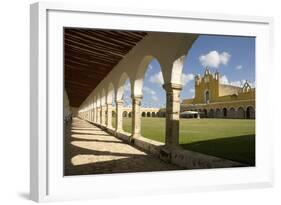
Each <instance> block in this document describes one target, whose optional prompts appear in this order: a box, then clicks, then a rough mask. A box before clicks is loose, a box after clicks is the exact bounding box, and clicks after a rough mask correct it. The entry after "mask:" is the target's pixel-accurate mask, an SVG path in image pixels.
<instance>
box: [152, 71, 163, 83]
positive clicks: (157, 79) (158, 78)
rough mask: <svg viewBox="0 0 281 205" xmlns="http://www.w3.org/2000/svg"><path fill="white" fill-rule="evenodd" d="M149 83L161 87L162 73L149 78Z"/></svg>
mask: <svg viewBox="0 0 281 205" xmlns="http://www.w3.org/2000/svg"><path fill="white" fill-rule="evenodd" d="M149 81H150V82H152V83H156V84H158V85H161V86H162V85H163V84H164V80H163V76H162V72H161V71H160V72H158V73H156V74H154V75H152V76H150V78H149Z"/></svg>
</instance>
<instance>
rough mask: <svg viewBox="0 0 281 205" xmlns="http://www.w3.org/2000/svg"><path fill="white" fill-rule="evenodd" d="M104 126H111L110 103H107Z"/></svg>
mask: <svg viewBox="0 0 281 205" xmlns="http://www.w3.org/2000/svg"><path fill="white" fill-rule="evenodd" d="M106 127H108V128H112V104H111V103H108V104H107V118H106Z"/></svg>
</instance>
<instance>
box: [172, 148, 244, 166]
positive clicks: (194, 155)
mask: <svg viewBox="0 0 281 205" xmlns="http://www.w3.org/2000/svg"><path fill="white" fill-rule="evenodd" d="M171 163H173V164H176V165H178V166H181V167H184V168H187V169H204V168H227V167H245V166H246V165H245V164H242V163H239V162H235V161H231V160H227V159H222V158H219V157H215V156H211V155H206V154H202V153H199V152H193V151H190V150H184V149H173V150H171Z"/></svg>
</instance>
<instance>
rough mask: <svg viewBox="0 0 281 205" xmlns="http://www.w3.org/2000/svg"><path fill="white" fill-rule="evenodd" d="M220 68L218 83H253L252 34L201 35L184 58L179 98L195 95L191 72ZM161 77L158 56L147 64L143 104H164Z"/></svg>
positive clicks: (126, 95)
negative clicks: (242, 35)
mask: <svg viewBox="0 0 281 205" xmlns="http://www.w3.org/2000/svg"><path fill="white" fill-rule="evenodd" d="M206 66H209V67H210V70H211V71H212V72H215V71H216V70H218V71H219V72H220V77H221V81H220V82H221V83H223V84H231V85H237V86H240V85H242V84H243V83H244V82H245V80H248V81H249V82H250V83H251V84H252V86H253V87H254V86H255V38H253V37H237V36H215V35H200V36H199V37H198V39H197V40H196V41H195V42H194V44H193V46H192V48H191V49H190V50H189V53H188V55H187V56H186V58H185V62H184V67H183V79H182V80H183V90H182V92H181V99H182V100H183V99H186V98H192V97H193V96H194V76H195V75H196V74H200V75H202V74H203V72H204V70H205V67H206ZM128 83H129V81H127V82H126V83H125V92H124V101H125V106H130V105H131V100H130V96H131V92H130V89H129V84H128ZM162 83H163V77H162V73H161V69H160V65H159V63H158V61H157V60H155V59H154V60H152V61H151V63H150V64H149V66H148V68H147V71H146V74H145V79H144V87H143V100H142V106H144V107H163V106H165V102H166V96H165V91H164V90H163V88H162V86H161V84H162Z"/></svg>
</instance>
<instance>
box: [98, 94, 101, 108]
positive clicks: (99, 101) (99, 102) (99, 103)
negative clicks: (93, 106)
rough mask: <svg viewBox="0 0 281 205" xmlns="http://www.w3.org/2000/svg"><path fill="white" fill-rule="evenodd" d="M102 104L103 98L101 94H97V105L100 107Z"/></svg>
mask: <svg viewBox="0 0 281 205" xmlns="http://www.w3.org/2000/svg"><path fill="white" fill-rule="evenodd" d="M100 105H101V99H100V94H99V93H98V94H97V107H100Z"/></svg>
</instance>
